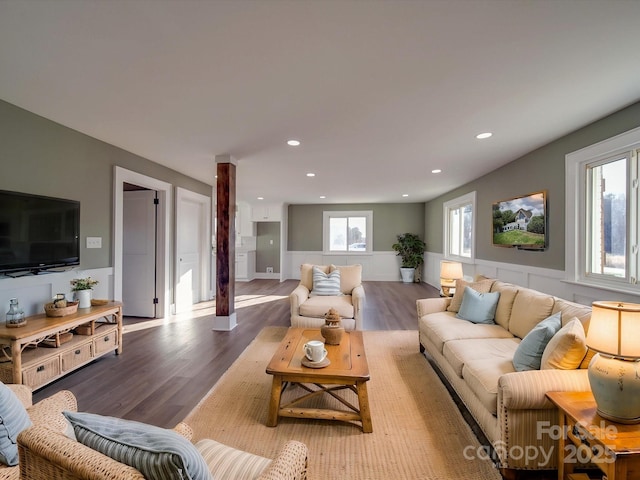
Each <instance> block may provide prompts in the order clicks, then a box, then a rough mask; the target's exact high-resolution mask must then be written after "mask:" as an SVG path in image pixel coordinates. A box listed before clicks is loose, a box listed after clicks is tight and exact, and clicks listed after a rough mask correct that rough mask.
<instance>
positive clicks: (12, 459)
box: [0, 383, 31, 467]
mask: <svg viewBox="0 0 640 480" xmlns="http://www.w3.org/2000/svg"><path fill="white" fill-rule="evenodd" d="M30 426H31V419H29V415H28V414H27V411H26V410H25V408H24V405H22V403H21V402H20V400H19V399H18V397H16V394H15V393H13V392H12V391H11V389H10V388H9V387H7V386H6V385H5V384H4V383H0V463H3V464H5V465H8V466H10V467H12V466H14V465H18V444H17V438H18V434H19V433H20V432H22V430H24V429H25V428H28V427H30Z"/></svg>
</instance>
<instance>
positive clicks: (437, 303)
mask: <svg viewBox="0 0 640 480" xmlns="http://www.w3.org/2000/svg"><path fill="white" fill-rule="evenodd" d="M450 303H451V297H441V298H421V299H419V300H416V308H417V309H418V318H420V317H422V316H424V315H426V314H428V313H436V312H444V311H445V310H446V309H447V307H448V306H449V304H450Z"/></svg>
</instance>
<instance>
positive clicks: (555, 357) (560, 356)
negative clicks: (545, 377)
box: [540, 317, 587, 370]
mask: <svg viewBox="0 0 640 480" xmlns="http://www.w3.org/2000/svg"><path fill="white" fill-rule="evenodd" d="M586 354H587V339H586V335H585V333H584V328H583V327H582V323H581V322H580V320H578V319H577V318H575V317H574V318H573V319H571V320H569V322H568V323H567V324H566V325H565V326H564V327H562V328H561V329H560V330H559V331H558V333H556V334H555V335H554V336H553V338H552V339H551V340H549V343H548V344H547V346H546V347H545V349H544V352H543V353H542V361H541V363H540V368H541V369H546V368H557V369H560V370H575V369H576V368H578V367H579V366H580V362H582V359H583V358H584V356H585V355H586Z"/></svg>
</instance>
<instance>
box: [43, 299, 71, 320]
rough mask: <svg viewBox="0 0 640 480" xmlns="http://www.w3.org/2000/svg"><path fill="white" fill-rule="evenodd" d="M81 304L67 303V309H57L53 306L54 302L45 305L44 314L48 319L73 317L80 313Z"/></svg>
mask: <svg viewBox="0 0 640 480" xmlns="http://www.w3.org/2000/svg"><path fill="white" fill-rule="evenodd" d="M78 303H79V302H67V306H66V307H61V308H56V307H54V306H53V302H51V303H46V304H45V305H44V312H45V313H46V314H47V317H64V316H65V315H71V314H72V313H76V312H77V311H78Z"/></svg>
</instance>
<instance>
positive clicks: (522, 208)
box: [492, 191, 547, 250]
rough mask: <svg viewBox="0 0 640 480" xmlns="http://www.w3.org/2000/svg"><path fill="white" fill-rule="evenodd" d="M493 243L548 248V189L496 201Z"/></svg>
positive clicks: (504, 245)
mask: <svg viewBox="0 0 640 480" xmlns="http://www.w3.org/2000/svg"><path fill="white" fill-rule="evenodd" d="M492 211H493V245H495V246H496V247H512V248H521V249H523V250H525V249H526V250H544V249H545V248H547V192H546V191H541V192H536V193H531V194H529V195H524V196H522V197H515V198H510V199H508V200H502V201H500V202H496V203H494V204H493V208H492Z"/></svg>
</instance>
